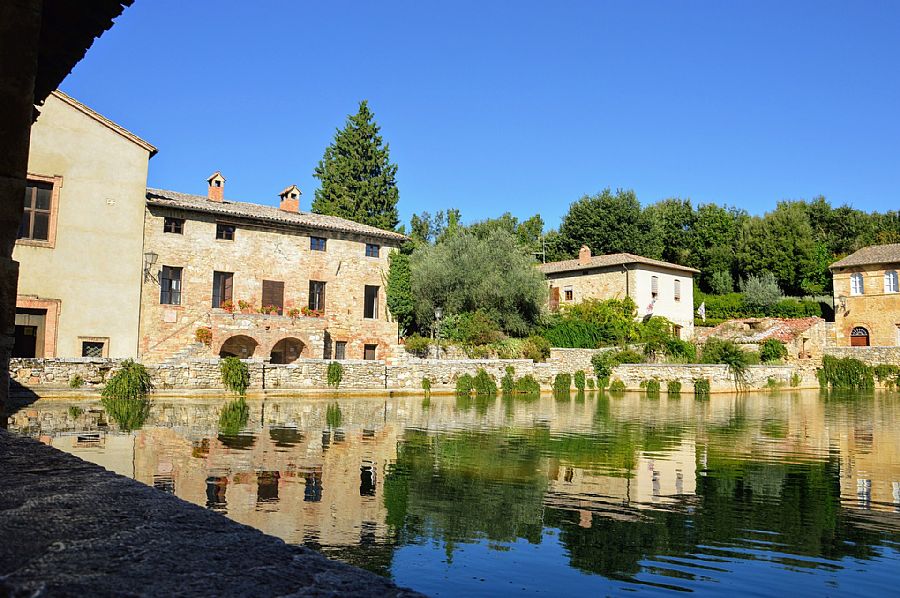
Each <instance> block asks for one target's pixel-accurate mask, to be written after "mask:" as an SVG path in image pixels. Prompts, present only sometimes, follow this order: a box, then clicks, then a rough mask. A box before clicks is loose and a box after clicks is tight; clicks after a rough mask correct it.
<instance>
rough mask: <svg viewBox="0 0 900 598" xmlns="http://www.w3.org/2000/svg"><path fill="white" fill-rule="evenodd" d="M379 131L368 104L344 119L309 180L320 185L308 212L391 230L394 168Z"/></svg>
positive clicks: (393, 222) (393, 223) (396, 194)
mask: <svg viewBox="0 0 900 598" xmlns="http://www.w3.org/2000/svg"><path fill="white" fill-rule="evenodd" d="M379 131H380V127H379V126H378V124H377V123H376V122H375V119H374V114H372V112H371V111H370V110H369V106H368V103H367V102H366V101H365V100H363V101H362V102H360V103H359V111H358V112H357V113H356V114H353V115H350V116H348V117H347V124H346V125H345V126H344V128H343V129H339V130H338V131H337V132H336V133H335V135H334V141H333V142H332V144H331V145H329V146H328V147H327V148H326V149H325V155H324V156H323V157H322V159H321V160H320V161H319V164H318V166H316V169H315V171H314V172H313V176H315V177H316V178H317V179H319V180H320V181H321V182H322V185H321V187H320V188H319V189H316V197H315V199H314V200H313V203H312V211H313V212H315V213H317V214H328V215H331V216H340V217H341V218H346V219H348V220H353V221H355V222H359V223H362V224H368V225H371V226H376V227H378V228H382V229H387V230H393V229H395V228H396V227H397V224H398V223H399V222H400V217H399V215H398V213H397V200H398V199H399V196H400V192H399V190H398V189H397V165H396V164H392V163H391V161H390V149H389V146H388V145H387V144H385V143H384V140H383V139H382V137H381V135H379Z"/></svg>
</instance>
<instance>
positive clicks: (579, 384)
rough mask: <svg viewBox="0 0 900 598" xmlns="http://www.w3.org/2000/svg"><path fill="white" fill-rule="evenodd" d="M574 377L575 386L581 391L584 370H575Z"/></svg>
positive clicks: (583, 382) (582, 388) (583, 383)
mask: <svg viewBox="0 0 900 598" xmlns="http://www.w3.org/2000/svg"><path fill="white" fill-rule="evenodd" d="M574 379H575V388H576V389H578V390H580V391H583V390H584V385H585V377H584V370H578V371H577V372H575V376H574Z"/></svg>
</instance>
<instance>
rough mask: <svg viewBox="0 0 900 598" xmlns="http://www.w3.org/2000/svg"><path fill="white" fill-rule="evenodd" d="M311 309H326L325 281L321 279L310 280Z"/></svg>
mask: <svg viewBox="0 0 900 598" xmlns="http://www.w3.org/2000/svg"><path fill="white" fill-rule="evenodd" d="M309 309H311V310H313V311H318V312H324V311H325V283H324V282H322V281H321V280H310V281H309Z"/></svg>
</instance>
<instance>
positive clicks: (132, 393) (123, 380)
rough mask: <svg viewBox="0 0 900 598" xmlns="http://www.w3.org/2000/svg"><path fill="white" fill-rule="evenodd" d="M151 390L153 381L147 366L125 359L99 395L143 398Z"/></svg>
mask: <svg viewBox="0 0 900 598" xmlns="http://www.w3.org/2000/svg"><path fill="white" fill-rule="evenodd" d="M152 390H153V382H152V381H151V380H150V374H148V373H147V368H145V367H144V366H143V365H142V364H140V363H135V362H134V361H132V360H131V359H126V360H125V361H123V362H122V367H121V369H120V370H119V371H118V372H116V373H115V375H114V376H113V377H112V378H110V379H109V382H107V383H106V386H105V387H104V388H103V392H102V393H101V396H102V397H103V398H104V399H145V398H147V395H148V394H149V393H150V391H152Z"/></svg>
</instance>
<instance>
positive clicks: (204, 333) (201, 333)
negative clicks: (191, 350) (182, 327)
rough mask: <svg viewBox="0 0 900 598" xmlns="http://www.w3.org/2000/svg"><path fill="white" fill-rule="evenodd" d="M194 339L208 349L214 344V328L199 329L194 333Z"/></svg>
mask: <svg viewBox="0 0 900 598" xmlns="http://www.w3.org/2000/svg"><path fill="white" fill-rule="evenodd" d="M194 338H195V339H197V342H198V343H203V344H204V345H206V346H207V347H208V346H209V345H210V344H211V343H212V328H207V327H203V328H198V329H197V330H196V331H195V332H194Z"/></svg>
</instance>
